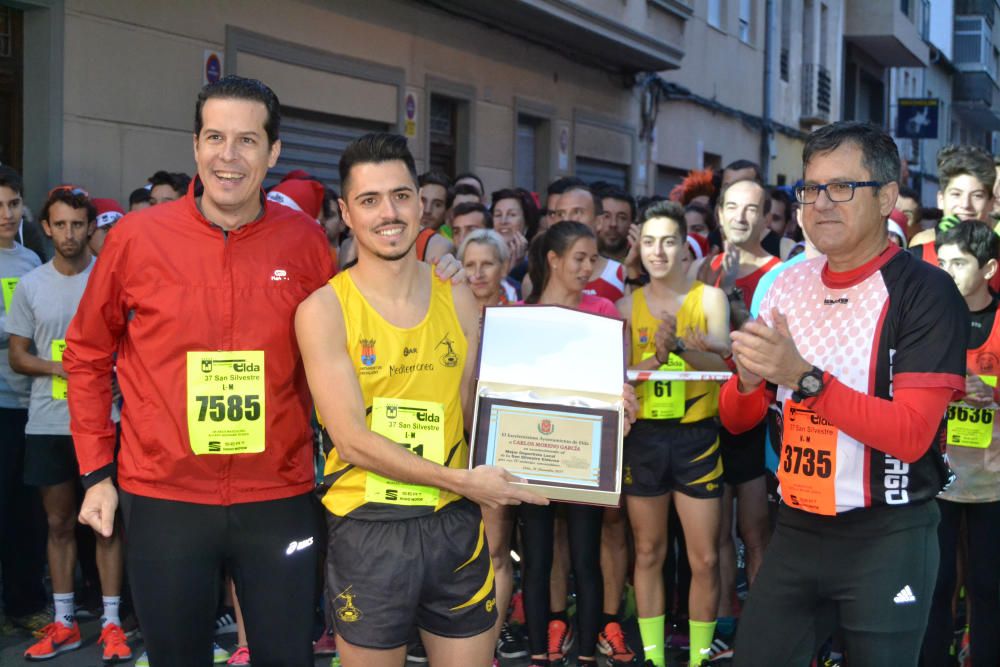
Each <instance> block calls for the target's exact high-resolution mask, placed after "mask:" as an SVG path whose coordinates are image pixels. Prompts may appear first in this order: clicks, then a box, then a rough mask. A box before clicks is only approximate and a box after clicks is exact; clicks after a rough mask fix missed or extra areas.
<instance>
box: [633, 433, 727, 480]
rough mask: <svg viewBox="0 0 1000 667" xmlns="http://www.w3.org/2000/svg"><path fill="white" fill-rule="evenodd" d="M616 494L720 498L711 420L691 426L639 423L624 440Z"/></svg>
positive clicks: (719, 472)
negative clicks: (619, 492) (621, 471)
mask: <svg viewBox="0 0 1000 667" xmlns="http://www.w3.org/2000/svg"><path fill="white" fill-rule="evenodd" d="M623 458H624V464H625V465H624V468H623V476H624V479H623V480H622V491H623V492H624V493H625V494H626V495H630V496H662V495H663V494H665V493H669V492H671V491H678V492H680V493H683V494H684V495H686V496H691V497H692V498H720V497H722V481H723V480H722V457H721V455H720V453H719V425H718V422H717V421H716V420H715V419H705V420H703V421H700V422H696V423H694V424H680V423H678V422H673V421H669V422H668V421H662V420H654V419H639V420H637V421H636V422H635V424H633V425H632V430H631V431H630V432H629V434H628V437H627V438H625V450H624V453H623Z"/></svg>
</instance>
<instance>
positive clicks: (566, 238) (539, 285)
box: [524, 220, 597, 303]
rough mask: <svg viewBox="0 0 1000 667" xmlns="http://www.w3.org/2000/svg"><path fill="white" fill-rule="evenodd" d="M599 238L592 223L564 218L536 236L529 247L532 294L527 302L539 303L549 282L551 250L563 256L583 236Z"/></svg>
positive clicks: (529, 274)
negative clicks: (591, 225)
mask: <svg viewBox="0 0 1000 667" xmlns="http://www.w3.org/2000/svg"><path fill="white" fill-rule="evenodd" d="M584 237H586V238H592V239H595V240H596V239H597V237H596V236H595V235H594V230H593V229H591V228H590V225H585V224H584V223H582V222H577V221H575V220H562V221H560V222H557V223H556V224H554V225H552V226H551V227H549V228H548V229H547V230H545V231H544V232H542V233H541V234H539V235H538V236H536V237H535V238H534V239H533V240H532V241H531V245H530V246H529V247H528V277H530V278H531V294H529V295H528V297H527V298H526V299H525V300H524V302H525V303H538V300H539V299H541V298H542V292H543V291H544V290H545V285H546V284H547V283H548V282H549V251H550V250H551V251H553V252H554V253H555V254H557V255H559V256H560V257H562V256H563V255H565V254H566V251H568V250H569V249H570V248H571V247H573V244H574V243H576V242H577V240H578V239H581V238H584Z"/></svg>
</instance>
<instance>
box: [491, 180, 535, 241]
mask: <svg viewBox="0 0 1000 667" xmlns="http://www.w3.org/2000/svg"><path fill="white" fill-rule="evenodd" d="M504 199H516V200H517V201H518V202H519V203H520V204H521V215H523V216H524V236H525V238H527V239H528V240H529V241H530V240H531V239H533V238H535V234H537V233H538V222H539V220H540V219H541V217H542V212H541V211H540V210H539V208H538V205H537V204H535V198H534V197H532V196H531V193H530V192H528V191H527V190H525V189H524V188H503V189H501V190H497V191H496V192H494V193H493V194H492V195H490V214H491V215H492V214H493V212H494V211H496V208H497V202H500V201H503V200H504Z"/></svg>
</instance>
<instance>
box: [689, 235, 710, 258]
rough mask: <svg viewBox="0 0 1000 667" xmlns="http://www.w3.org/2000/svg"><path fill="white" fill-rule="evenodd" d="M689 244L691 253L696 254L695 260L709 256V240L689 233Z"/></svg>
mask: <svg viewBox="0 0 1000 667" xmlns="http://www.w3.org/2000/svg"><path fill="white" fill-rule="evenodd" d="M687 244H688V247H689V248H691V252H693V253H694V258H695V259H701V258H702V257H704V256H705V255H707V254H708V239H706V238H705V237H704V236H702V235H701V234H695V233H694V232H688V235H687Z"/></svg>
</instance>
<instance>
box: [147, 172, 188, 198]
mask: <svg viewBox="0 0 1000 667" xmlns="http://www.w3.org/2000/svg"><path fill="white" fill-rule="evenodd" d="M190 184H191V177H190V176H188V175H187V174H185V173H184V172H182V171H163V170H160V171H158V172H156V173H155V174H153V175H152V176H150V177H149V186H150V188H155V187H156V186H157V185H169V186H170V187H171V189H173V191H174V192H176V193H177V194H179V195H183V194H184V193H185V192H187V189H188V185H190Z"/></svg>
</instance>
